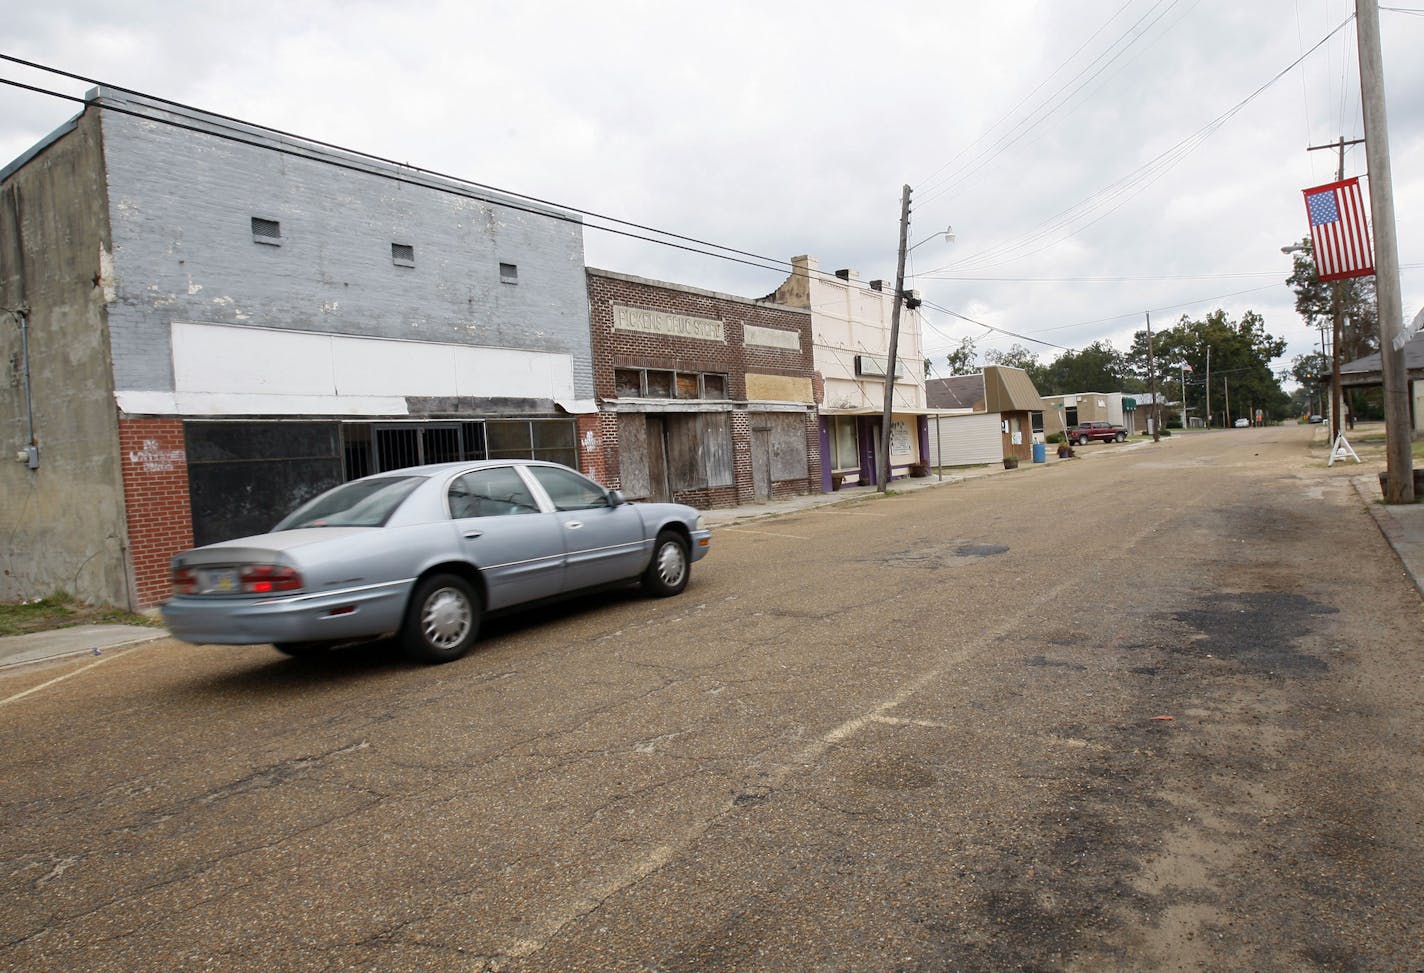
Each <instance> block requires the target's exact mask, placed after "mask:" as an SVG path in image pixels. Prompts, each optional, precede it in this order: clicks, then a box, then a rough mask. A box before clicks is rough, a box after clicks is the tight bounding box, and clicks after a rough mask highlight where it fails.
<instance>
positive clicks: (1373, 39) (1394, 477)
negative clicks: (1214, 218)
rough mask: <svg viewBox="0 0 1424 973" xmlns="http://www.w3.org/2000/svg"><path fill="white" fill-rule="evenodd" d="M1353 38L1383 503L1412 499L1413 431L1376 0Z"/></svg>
mask: <svg viewBox="0 0 1424 973" xmlns="http://www.w3.org/2000/svg"><path fill="white" fill-rule="evenodd" d="M1355 37H1356V41H1357V43H1358V46H1359V51H1360V103H1361V105H1362V107H1363V108H1364V110H1365V159H1366V164H1367V166H1368V168H1369V172H1370V215H1371V216H1372V217H1373V218H1374V227H1375V292H1376V294H1378V296H1379V326H1380V370H1381V372H1383V374H1384V423H1385V457H1386V465H1387V469H1388V472H1387V474H1386V486H1385V502H1386V503H1413V502H1414V473H1413V468H1414V457H1413V455H1412V453H1411V450H1412V443H1411V438H1412V435H1413V430H1412V428H1411V425H1410V419H1409V374H1408V372H1407V371H1406V370H1405V368H1404V347H1403V345H1400V346H1399V347H1396V346H1395V343H1394V342H1395V339H1396V338H1397V337H1399V336H1400V335H1401V333H1402V332H1403V331H1404V298H1403V295H1402V293H1401V291H1400V286H1399V240H1398V237H1397V236H1396V234H1395V228H1394V180H1393V177H1392V176H1391V174H1390V165H1389V127H1388V125H1387V124H1386V120H1385V119H1386V116H1385V106H1384V61H1383V59H1382V57H1381V55H1380V33H1379V3H1378V2H1377V0H1355Z"/></svg>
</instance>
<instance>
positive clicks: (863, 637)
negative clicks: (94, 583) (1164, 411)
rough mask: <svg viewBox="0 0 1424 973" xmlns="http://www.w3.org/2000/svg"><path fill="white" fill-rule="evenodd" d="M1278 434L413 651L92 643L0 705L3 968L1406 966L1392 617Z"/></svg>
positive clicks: (800, 533) (717, 548) (784, 535)
mask: <svg viewBox="0 0 1424 973" xmlns="http://www.w3.org/2000/svg"><path fill="white" fill-rule="evenodd" d="M1309 433H1310V430H1308V429H1306V430H1300V429H1295V428H1282V429H1261V430H1234V431H1231V432H1223V433H1212V434H1206V435H1199V436H1190V437H1179V438H1178V439H1177V441H1174V442H1169V443H1165V444H1164V445H1162V446H1160V447H1151V446H1145V447H1139V448H1134V449H1124V448H1121V447H1113V446H1107V447H1101V449H1102V450H1104V451H1105V452H1106V453H1107V454H1108V455H1104V456H1101V457H1094V458H1092V459H1090V460H1086V461H1073V462H1068V463H1060V464H1054V465H1053V466H1051V467H1050V468H1048V469H1039V470H1033V471H1021V473H1017V474H1004V475H999V476H994V477H987V478H983V479H978V480H971V481H967V482H965V483H963V484H960V485H955V486H951V487H945V488H941V489H937V490H925V491H919V492H916V493H913V494H906V495H903V496H894V495H892V496H889V497H886V498H883V499H875V500H871V501H867V502H862V503H854V504H843V505H837V506H833V507H825V508H819V509H815V510H809V511H805V512H802V513H798V514H795V515H791V516H786V517H780V518H776V519H772V520H764V521H757V522H753V523H746V524H742V525H738V526H734V527H728V528H724V529H721V530H719V531H718V532H717V534H716V537H715V538H714V547H713V552H712V554H711V556H710V557H709V558H707V559H706V560H704V561H702V562H700V563H699V564H698V565H697V567H696V569H695V570H694V575H693V581H692V584H691V586H690V587H689V588H688V590H687V591H686V592H685V593H684V594H683V595H682V596H681V597H678V598H673V599H667V600H645V599H643V598H642V597H640V596H639V595H638V594H637V593H636V592H627V593H622V592H620V593H616V594H613V595H611V596H610V595H604V596H600V597H597V598H590V599H583V600H581V601H577V602H574V603H570V604H568V605H565V606H560V607H559V608H556V609H554V610H551V611H543V612H539V613H537V614H534V615H528V616H520V617H515V618H510V619H505V620H501V621H498V622H494V623H491V624H490V625H489V626H488V627H487V629H486V632H485V634H484V637H483V641H482V643H481V645H480V647H479V648H478V649H477V650H476V652H475V653H474V654H472V655H471V656H469V657H467V658H466V659H464V660H461V661H459V662H457V663H454V664H452V665H448V666H442V667H435V668H422V667H413V666H411V665H408V664H406V663H404V662H402V661H400V660H399V658H398V657H397V656H396V655H395V654H394V653H393V652H391V651H390V650H389V648H388V647H385V646H380V645H374V646H363V647H358V648H354V649H350V650H347V651H344V652H341V653H336V654H333V655H332V656H331V657H329V658H325V659H321V660H316V661H301V660H289V659H286V658H284V657H281V656H279V655H277V654H276V653H275V652H273V651H272V650H271V649H268V648H264V647H253V648H218V647H202V648H195V647H191V646H185V645H182V644H180V643H176V642H171V641H164V642H159V643H154V644H153V645H151V646H147V647H143V648H140V649H133V650H128V651H125V652H121V653H115V654H112V655H110V656H106V657H105V660H104V663H103V664H102V665H99V666H93V667H92V668H90V669H88V670H86V671H83V672H77V674H76V675H75V676H74V677H73V678H71V679H67V680H65V681H63V682H59V683H56V684H54V685H52V686H48V687H46V688H44V689H43V690H42V691H39V692H35V693H33V694H31V695H28V696H25V697H23V698H22V699H18V700H16V701H14V702H9V703H6V704H3V705H0V730H3V740H4V742H5V746H4V747H3V748H0V781H3V785H2V786H0V812H3V815H4V821H5V827H4V829H3V832H0V968H3V969H14V970H25V971H42V970H65V971H74V970H86V971H102V970H123V971H128V970H164V971H171V970H264V971H274V970H302V971H325V970H333V971H334V970H432V971H440V970H463V971H475V970H509V971H555V970H558V971H570V970H628V971H688V973H692V971H723V970H728V971H730V970H748V971H750V970H827V971H830V970H835V971H868V970H902V971H949V970H956V971H975V970H986V971H987V970H1040V971H1046V970H1062V971H1102V970H1149V969H1150V970H1241V969H1252V970H1260V971H1274V970H1280V971H1302V970H1307V971H1308V970H1331V971H1335V970H1346V971H1373V970H1380V971H1386V970H1388V971H1399V970H1404V971H1411V970H1424V918H1421V911H1420V907H1419V903H1420V902H1424V784H1422V783H1421V782H1424V773H1421V771H1424V732H1421V727H1424V719H1421V717H1424V696H1421V693H1420V689H1421V687H1424V658H1422V656H1424V653H1421V651H1420V645H1421V639H1420V634H1419V633H1420V631H1421V622H1424V607H1421V602H1420V598H1419V596H1418V594H1417V592H1416V591H1415V589H1414V588H1413V587H1412V585H1411V584H1410V583H1409V581H1408V579H1407V578H1406V577H1404V576H1403V574H1402V572H1401V571H1400V569H1399V565H1398V563H1397V562H1396V561H1395V559H1394V556H1393V554H1392V552H1390V550H1389V549H1388V547H1387V546H1386V545H1385V543H1384V541H1383V540H1382V538H1381V537H1380V536H1379V534H1378V531H1377V530H1376V528H1375V526H1374V524H1373V522H1372V521H1371V519H1370V517H1369V514H1368V512H1367V511H1365V510H1364V509H1363V508H1362V506H1361V503H1360V501H1359V499H1358V497H1357V496H1356V495H1355V494H1354V492H1353V491H1352V490H1351V488H1350V486H1349V482H1348V477H1349V475H1351V474H1352V473H1353V472H1354V471H1353V470H1344V471H1342V470H1339V469H1336V470H1328V469H1326V468H1325V467H1324V465H1323V452H1322V453H1319V454H1318V455H1317V454H1314V453H1312V452H1311V447H1310V446H1309ZM1114 449H1117V450H1119V452H1117V453H1116V454H1114V453H1112V451H1113V450H1114ZM83 665H92V662H78V661H71V662H65V663H61V664H59V665H57V666H50V667H44V668H40V669H32V670H20V671H12V672H10V673H7V674H4V675H3V676H0V698H4V699H9V698H10V697H12V696H14V695H16V694H18V693H21V692H23V691H24V690H26V689H29V688H32V687H35V686H39V685H40V684H41V683H44V682H46V681H48V680H50V679H53V678H54V676H55V675H56V674H57V673H58V674H63V673H64V672H66V671H71V670H78V669H79V668H80V667H81V666H83Z"/></svg>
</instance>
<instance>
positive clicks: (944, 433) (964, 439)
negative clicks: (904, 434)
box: [929, 412, 1004, 466]
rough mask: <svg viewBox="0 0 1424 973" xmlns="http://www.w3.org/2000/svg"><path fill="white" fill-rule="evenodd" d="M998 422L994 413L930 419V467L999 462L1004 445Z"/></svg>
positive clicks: (1002, 456)
mask: <svg viewBox="0 0 1424 973" xmlns="http://www.w3.org/2000/svg"><path fill="white" fill-rule="evenodd" d="M999 421H1000V416H999V414H998V413H997V412H993V413H990V412H976V413H973V414H971V415H962V416H940V417H935V416H931V417H930V420H929V424H930V465H932V466H973V465H976V464H979V463H998V462H1001V461H1002V460H1003V458H1004V441H1003V438H1002V433H1001V431H1000V429H999ZM941 454H942V455H943V459H941Z"/></svg>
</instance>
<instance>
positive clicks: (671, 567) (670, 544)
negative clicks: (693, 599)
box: [643, 530, 692, 598]
mask: <svg viewBox="0 0 1424 973" xmlns="http://www.w3.org/2000/svg"><path fill="white" fill-rule="evenodd" d="M691 563H692V562H691V561H690V560H689V559H688V556H687V542H686V541H684V540H683V539H682V537H681V535H679V534H677V533H676V532H675V531H671V530H665V531H662V532H661V533H659V534H658V539H657V540H656V541H655V542H654V543H653V560H652V561H651V562H650V563H649V564H648V569H647V570H646V571H644V572H643V590H644V591H646V592H647V593H648V594H650V595H652V596H653V597H654V598H667V597H668V596H670V595H675V594H678V593H679V592H681V591H682V589H683V588H686V587H687V576H688V574H689V572H690V571H691Z"/></svg>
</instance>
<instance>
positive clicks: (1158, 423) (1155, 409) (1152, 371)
mask: <svg viewBox="0 0 1424 973" xmlns="http://www.w3.org/2000/svg"><path fill="white" fill-rule="evenodd" d="M1142 313H1143V314H1145V315H1147V381H1148V383H1149V384H1150V385H1151V387H1152V441H1153V442H1154V443H1160V442H1161V441H1162V406H1161V404H1160V403H1159V402H1158V401H1157V362H1156V360H1155V358H1154V356H1153V354H1152V312H1151V311H1143V312H1142Z"/></svg>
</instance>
